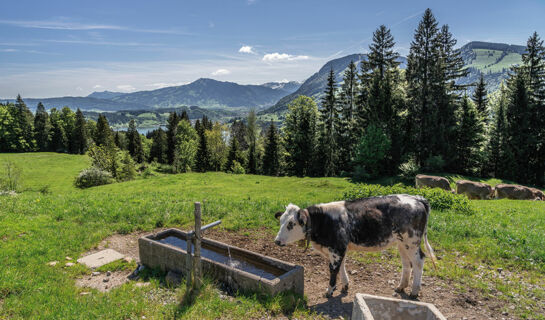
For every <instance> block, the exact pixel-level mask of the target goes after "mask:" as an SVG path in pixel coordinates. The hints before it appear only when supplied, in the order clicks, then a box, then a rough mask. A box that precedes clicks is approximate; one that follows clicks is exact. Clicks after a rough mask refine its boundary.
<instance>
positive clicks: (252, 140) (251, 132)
mask: <svg viewBox="0 0 545 320" xmlns="http://www.w3.org/2000/svg"><path fill="white" fill-rule="evenodd" d="M247 122H248V126H247V127H246V130H247V131H246V132H247V133H246V136H247V139H248V172H249V173H251V174H256V173H257V165H258V161H259V156H258V154H257V138H258V136H259V132H258V130H259V128H258V127H257V116H256V113H255V110H253V109H252V110H250V112H249V113H248V118H247Z"/></svg>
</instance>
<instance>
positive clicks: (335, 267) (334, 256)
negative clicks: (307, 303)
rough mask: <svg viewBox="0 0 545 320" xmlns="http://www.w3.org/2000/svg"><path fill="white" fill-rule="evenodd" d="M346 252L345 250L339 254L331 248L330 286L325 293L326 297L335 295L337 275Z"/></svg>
mask: <svg viewBox="0 0 545 320" xmlns="http://www.w3.org/2000/svg"><path fill="white" fill-rule="evenodd" d="M344 254H345V252H342V254H339V253H337V252H335V251H333V250H332V249H330V250H329V287H328V288H327V291H326V293H325V296H326V298H330V297H331V296H332V295H333V291H335V288H336V286H337V275H338V274H339V271H340V269H341V265H342V262H343V260H344Z"/></svg>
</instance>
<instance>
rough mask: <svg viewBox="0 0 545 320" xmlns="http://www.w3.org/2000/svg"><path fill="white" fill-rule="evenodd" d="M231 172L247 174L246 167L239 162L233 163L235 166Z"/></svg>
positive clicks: (232, 166)
mask: <svg viewBox="0 0 545 320" xmlns="http://www.w3.org/2000/svg"><path fill="white" fill-rule="evenodd" d="M230 171H231V172H232V173H234V174H245V173H246V170H244V167H243V166H242V165H241V164H240V163H239V162H238V161H236V160H235V161H233V164H232V165H231V168H230Z"/></svg>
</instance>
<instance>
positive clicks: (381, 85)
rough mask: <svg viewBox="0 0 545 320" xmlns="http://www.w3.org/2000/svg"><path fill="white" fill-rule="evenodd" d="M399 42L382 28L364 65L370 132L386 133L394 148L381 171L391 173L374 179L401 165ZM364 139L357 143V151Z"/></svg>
mask: <svg viewBox="0 0 545 320" xmlns="http://www.w3.org/2000/svg"><path fill="white" fill-rule="evenodd" d="M394 46H395V42H394V38H393V36H392V35H391V33H390V30H389V29H387V28H386V27H385V26H380V27H379V28H378V29H377V30H376V31H375V32H374V34H373V43H372V44H371V45H370V46H369V54H368V57H369V58H368V61H366V62H364V63H363V67H362V76H361V78H362V79H365V82H364V83H362V91H364V92H365V99H364V100H363V101H362V103H363V111H364V113H363V118H364V121H363V123H364V125H363V126H362V129H367V128H368V127H369V126H371V125H373V126H374V127H375V128H373V130H371V131H374V130H375V129H376V128H378V129H380V130H379V131H380V132H382V133H384V134H385V135H386V137H387V138H388V140H389V141H391V143H390V144H388V145H387V146H388V147H389V149H388V150H386V155H385V157H384V159H382V162H384V163H383V165H382V166H380V167H375V168H381V170H383V169H388V172H373V173H372V174H374V175H380V174H394V173H395V170H396V168H397V167H398V165H399V162H400V159H401V155H402V151H403V149H404V148H405V147H404V144H403V140H404V136H405V133H404V132H401V131H402V130H401V121H400V120H401V119H400V117H399V114H400V113H401V111H402V108H404V101H403V100H404V97H403V95H402V94H401V92H403V90H401V89H400V87H401V83H400V72H399V70H398V66H399V62H398V61H397V60H398V58H399V54H398V53H397V52H396V51H395V50H394ZM359 142H360V139H358V140H356V143H354V147H355V146H356V145H358V144H359Z"/></svg>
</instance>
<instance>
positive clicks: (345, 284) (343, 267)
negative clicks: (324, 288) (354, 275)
mask: <svg viewBox="0 0 545 320" xmlns="http://www.w3.org/2000/svg"><path fill="white" fill-rule="evenodd" d="M348 283H349V279H348V273H346V255H345V257H344V259H343V263H341V284H342V285H343V287H342V289H341V292H342V293H348Z"/></svg>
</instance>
